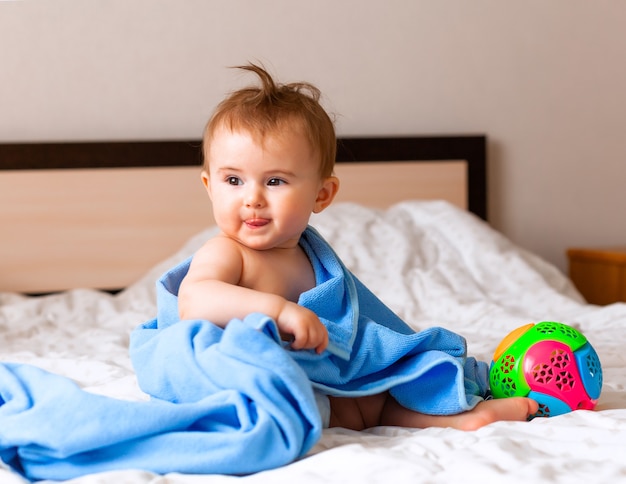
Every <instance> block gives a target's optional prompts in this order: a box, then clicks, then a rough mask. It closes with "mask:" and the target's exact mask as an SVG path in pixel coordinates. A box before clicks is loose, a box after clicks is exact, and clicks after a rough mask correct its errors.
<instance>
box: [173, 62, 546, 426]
mask: <svg viewBox="0 0 626 484" xmlns="http://www.w3.org/2000/svg"><path fill="white" fill-rule="evenodd" d="M241 69H244V70H247V71H251V72H253V73H255V74H256V75H257V76H258V77H259V79H260V81H261V85H260V87H249V88H244V89H241V90H238V91H236V92H234V93H232V94H231V95H230V96H228V97H227V98H226V99H225V100H224V101H223V102H222V103H221V104H220V105H219V106H218V107H217V109H216V111H215V113H214V114H213V116H212V118H211V119H210V121H209V123H208V124H207V127H206V129H205V132H204V139H203V151H204V167H203V171H202V175H201V176H202V182H203V184H204V186H205V187H206V190H207V193H208V195H209V197H210V199H211V203H212V207H213V215H214V217H215V221H216V224H217V226H218V227H219V229H220V233H219V234H218V235H217V236H215V237H213V238H211V239H210V240H208V241H207V242H206V243H205V245H204V246H203V247H202V248H200V250H198V252H197V253H196V254H195V255H194V257H193V260H192V262H191V265H190V268H189V271H188V273H187V275H186V276H185V278H184V279H183V281H182V283H181V285H180V288H179V292H178V307H179V314H180V318H181V319H183V320H184V319H204V320H208V321H211V322H213V323H214V324H217V325H219V326H222V327H224V326H226V325H227V324H228V322H229V321H230V320H232V319H233V318H239V319H242V318H244V317H245V316H246V315H248V314H250V313H254V312H256V313H263V314H266V315H268V316H270V317H271V318H272V319H273V320H274V321H275V322H276V324H277V326H278V329H279V331H280V333H281V336H282V338H283V339H285V340H287V341H290V342H291V348H292V349H293V350H314V351H315V352H317V353H318V354H322V353H323V352H324V351H325V350H326V348H327V346H328V344H329V336H328V330H327V328H326V327H325V326H324V324H322V322H321V321H320V319H319V317H318V316H317V315H316V314H315V313H314V312H313V311H311V310H310V309H307V308H305V307H303V306H302V305H299V304H298V300H299V298H300V295H301V294H302V293H304V292H306V291H309V290H310V289H312V288H313V287H315V284H316V279H315V273H314V269H313V266H312V265H311V262H310V260H309V258H308V257H307V255H306V253H305V251H304V250H303V248H302V247H301V245H300V239H301V236H302V234H303V232H304V231H305V230H306V228H307V226H308V223H309V218H310V216H311V214H312V213H318V212H321V211H322V210H324V209H325V208H326V207H328V206H329V205H330V204H331V203H332V201H333V199H334V198H335V195H336V194H337V191H338V189H339V180H338V179H337V177H335V176H334V175H333V168H334V161H335V152H336V138H335V131H334V126H333V122H332V121H331V119H330V117H329V116H328V114H327V113H326V112H325V110H324V109H323V108H322V106H321V105H320V103H319V97H320V92H319V90H318V89H317V88H316V87H314V86H313V85H311V84H308V83H293V84H287V85H281V84H277V83H275V82H274V80H273V79H272V77H271V76H270V75H269V74H268V73H267V72H266V71H265V70H264V69H263V68H261V67H259V66H256V65H247V66H242V67H241ZM208 294H210V295H211V297H207V295H208ZM318 397H319V395H318ZM324 398H325V397H324ZM325 401H326V403H327V404H329V405H330V415H329V417H328V419H327V421H326V424H327V425H328V426H331V427H336V426H338V427H345V428H349V429H353V430H362V429H365V428H369V427H374V426H377V425H394V426H405V427H414V428H425V427H431V426H437V427H453V428H458V429H465V430H471V429H476V428H479V427H481V426H483V425H486V424H489V423H491V422H494V421H497V420H526V419H527V418H528V416H529V415H532V414H533V413H535V412H537V404H536V402H534V401H533V400H530V399H527V398H508V399H501V400H483V401H481V402H480V403H478V404H477V405H476V406H474V407H473V408H472V409H471V410H469V411H466V412H462V413H458V414H454V415H427V414H423V413H419V412H415V411H413V410H410V409H407V408H405V407H403V406H402V405H400V404H398V403H397V401H396V400H395V399H394V398H393V397H392V396H391V395H390V394H389V392H382V393H377V394H374V395H368V396H359V397H337V396H328V398H326V400H325Z"/></svg>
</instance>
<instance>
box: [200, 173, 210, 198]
mask: <svg viewBox="0 0 626 484" xmlns="http://www.w3.org/2000/svg"><path fill="white" fill-rule="evenodd" d="M200 178H201V179H202V184H203V185H204V188H205V189H206V191H207V193H208V194H209V198H211V184H210V180H209V172H208V171H205V170H202V173H200Z"/></svg>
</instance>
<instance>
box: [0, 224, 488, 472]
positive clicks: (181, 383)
mask: <svg viewBox="0 0 626 484" xmlns="http://www.w3.org/2000/svg"><path fill="white" fill-rule="evenodd" d="M301 245H302V247H303V248H304V250H305V251H306V253H307V255H308V256H309V258H310V260H311V263H312V264H313V267H314V269H315V275H316V281H317V285H316V287H315V288H313V289H311V290H310V291H308V292H306V293H304V294H302V295H301V298H300V301H299V303H300V304H302V305H304V306H306V307H309V308H310V309H312V310H313V311H315V312H316V313H317V314H318V315H319V316H320V319H321V320H322V322H323V323H324V324H325V325H326V326H327V328H328V331H329V337H330V344H329V347H328V350H327V351H325V352H324V353H322V354H321V355H318V354H316V353H315V352H313V351H310V350H306V351H292V350H291V349H290V348H289V347H288V345H287V344H286V343H284V342H281V341H280V338H279V335H278V331H277V328H276V325H275V323H274V322H273V321H272V320H271V319H270V318H268V317H267V316H264V315H262V314H250V315H249V316H247V317H246V318H244V319H243V320H237V319H235V320H232V321H231V322H229V324H228V325H227V326H226V328H224V329H222V328H219V327H218V326H216V325H213V324H212V323H210V322H208V321H203V320H194V321H180V320H179V317H178V308H177V292H178V287H179V285H180V282H181V281H182V278H183V277H184V276H185V274H186V273H187V270H188V267H189V263H190V260H191V259H188V260H186V261H184V262H182V263H181V264H179V265H178V266H176V267H174V268H173V269H171V270H170V271H168V272H167V273H166V274H164V275H163V277H162V278H161V279H160V280H159V281H158V283H157V301H158V311H157V317H156V318H155V319H153V320H151V321H148V322H146V323H145V324H143V325H141V326H140V327H138V328H137V329H136V330H135V331H134V332H133V333H132V335H131V347H130V352H131V357H132V360H133V365H134V368H135V371H136V373H137V379H138V382H139V384H140V386H141V388H142V390H143V391H145V392H146V393H147V394H149V395H151V397H152V399H151V400H150V401H142V402H136V401H123V400H117V399H113V398H110V397H105V396H101V395H95V394H92V393H89V392H86V391H84V390H82V389H80V388H79V387H78V386H77V385H75V384H74V383H73V382H72V381H70V380H69V379H67V378H65V377H61V376H58V375H54V374H51V373H48V372H46V371H43V370H41V369H38V368H36V367H33V366H29V365H24V364H13V363H3V364H0V458H1V459H2V461H4V462H5V463H7V464H8V465H10V466H11V467H12V468H13V469H15V470H16V471H17V472H19V473H21V474H22V475H24V476H26V477H27V478H29V479H33V480H37V479H57V480H63V479H70V478H73V477H78V476H81V475H84V474H89V473H94V472H101V471H107V470H114V469H144V470H149V471H153V472H156V473H162V474H164V473H168V472H181V473H199V474H213V473H221V474H234V475H239V474H247V473H253V472H258V471H261V470H265V469H270V468H274V467H278V466H281V465H284V464H287V463H289V462H292V461H293V460H295V459H297V458H299V457H301V456H303V455H304V454H306V453H307V452H308V450H310V448H311V447H312V446H313V445H314V444H315V442H316V441H317V440H318V439H319V437H320V435H321V421H320V415H319V411H318V409H317V406H316V403H315V397H314V394H313V388H314V387H315V388H317V389H319V390H320V391H322V392H325V393H327V394H331V395H337V396H359V395H368V394H374V393H378V392H381V391H385V390H389V391H390V392H391V394H392V395H393V396H394V397H395V398H396V399H397V400H398V401H399V402H400V403H401V404H402V405H404V406H406V407H408V408H411V409H414V410H416V411H420V412H424V413H431V414H452V413H458V412H462V411H465V410H468V409H471V408H472V407H473V406H474V405H476V403H478V402H479V401H480V400H481V398H482V396H483V395H485V394H486V392H487V390H488V386H487V385H488V384H487V381H488V380H487V365H486V364H485V363H482V362H477V361H476V360H474V359H473V358H467V357H466V348H465V341H464V339H463V338H461V337H460V336H458V335H456V334H454V333H451V332H449V331H446V330H444V329H441V328H431V329H429V330H426V331H422V332H418V333H416V332H415V331H413V330H412V329H411V328H410V327H409V326H408V325H407V324H405V323H404V322H403V321H401V320H400V319H399V318H398V317H397V316H396V315H395V314H394V313H393V312H392V311H390V310H389V309H388V308H387V307H386V306H385V305H384V304H383V303H382V302H381V301H380V300H379V299H378V298H376V296H374V295H373V294H372V293H371V292H370V291H369V290H368V289H367V288H366V287H365V286H364V285H363V284H362V283H361V282H360V281H359V280H358V279H357V278H356V277H354V275H352V274H351V273H350V272H349V271H348V270H347V269H346V268H345V267H344V266H343V264H342V263H341V261H340V260H339V258H338V257H337V256H336V255H335V253H334V252H333V251H332V249H331V248H330V246H329V245H328V244H327V243H326V242H325V241H324V240H323V239H322V237H321V236H320V235H319V234H318V233H317V232H316V231H315V230H314V229H312V228H309V229H307V230H306V232H305V233H304V234H303V236H302V239H301Z"/></svg>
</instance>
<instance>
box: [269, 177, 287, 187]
mask: <svg viewBox="0 0 626 484" xmlns="http://www.w3.org/2000/svg"><path fill="white" fill-rule="evenodd" d="M283 183H285V180H281V179H280V178H270V179H269V180H267V184H268V186H270V187H276V186H278V185H282V184H283Z"/></svg>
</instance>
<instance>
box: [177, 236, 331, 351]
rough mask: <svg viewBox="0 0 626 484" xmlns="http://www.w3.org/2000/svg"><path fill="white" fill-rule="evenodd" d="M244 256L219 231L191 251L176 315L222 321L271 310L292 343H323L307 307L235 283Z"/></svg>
mask: <svg viewBox="0 0 626 484" xmlns="http://www.w3.org/2000/svg"><path fill="white" fill-rule="evenodd" d="M242 271H243V259H242V254H241V251H240V249H239V248H238V247H237V245H236V244H235V243H234V242H232V241H230V240H229V239H226V238H224V237H219V236H218V237H215V238H213V239H211V240H209V241H208V242H207V243H206V244H205V245H204V246H203V247H202V248H201V249H200V250H199V251H198V252H197V253H196V255H195V256H194V258H193V261H192V263H191V266H190V268H189V272H188V273H187V275H186V276H185V278H184V279H183V281H182V283H181V285H180V289H179V291H178V310H179V315H180V317H181V319H206V320H208V321H211V322H212V323H214V324H217V325H219V326H221V327H224V326H226V324H227V323H228V321H230V320H231V319H233V318H239V319H243V318H244V317H245V316H247V315H248V314H250V313H253V312H259V313H263V314H266V315H268V316H270V317H271V318H272V319H274V321H276V324H277V325H278V328H279V330H280V331H281V332H282V333H286V334H289V335H292V336H293V343H292V347H293V348H294V349H304V348H314V349H315V350H316V351H317V352H318V353H321V352H322V351H323V350H324V349H325V348H326V346H327V345H328V332H327V331H326V328H325V326H324V325H323V324H322V323H321V322H320V320H319V318H318V317H317V315H316V314H315V313H313V312H312V311H311V310H309V309H307V308H304V307H302V306H299V305H298V304H296V303H294V302H292V301H288V300H287V299H285V298H284V297H282V296H279V295H277V294H270V293H266V292H261V291H257V290H254V289H249V288H246V287H241V286H239V285H238V284H239V281H240V279H241V274H242Z"/></svg>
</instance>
